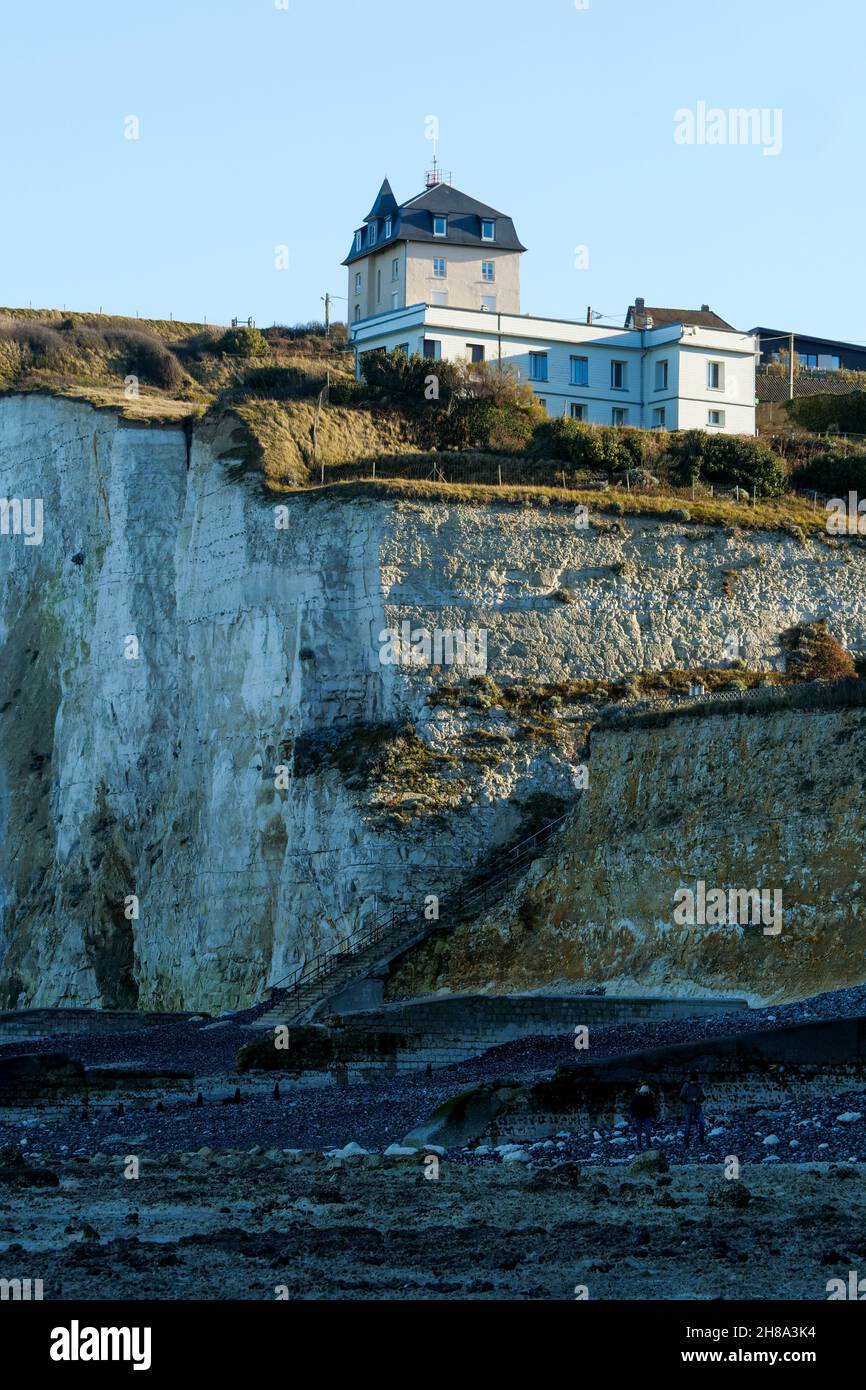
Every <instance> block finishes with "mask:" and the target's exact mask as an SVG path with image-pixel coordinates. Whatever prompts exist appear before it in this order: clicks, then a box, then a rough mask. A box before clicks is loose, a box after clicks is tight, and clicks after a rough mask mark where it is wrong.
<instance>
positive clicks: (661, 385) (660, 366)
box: [656, 361, 668, 391]
mask: <svg viewBox="0 0 866 1390" xmlns="http://www.w3.org/2000/svg"><path fill="white" fill-rule="evenodd" d="M667 389H668V364H667V361H664V362H656V390H657V391H666V390H667Z"/></svg>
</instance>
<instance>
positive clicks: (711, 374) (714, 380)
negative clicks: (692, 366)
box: [707, 362, 725, 391]
mask: <svg viewBox="0 0 866 1390" xmlns="http://www.w3.org/2000/svg"><path fill="white" fill-rule="evenodd" d="M707 387H708V389H709V390H710V391H724V389H725V364H724V362H708V363H707Z"/></svg>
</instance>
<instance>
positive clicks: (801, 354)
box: [752, 328, 866, 372]
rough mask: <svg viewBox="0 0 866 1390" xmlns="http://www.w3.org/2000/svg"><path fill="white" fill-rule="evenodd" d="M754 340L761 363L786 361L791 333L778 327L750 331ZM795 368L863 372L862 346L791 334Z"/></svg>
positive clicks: (865, 362)
mask: <svg viewBox="0 0 866 1390" xmlns="http://www.w3.org/2000/svg"><path fill="white" fill-rule="evenodd" d="M752 332H753V333H754V334H755V336H756V337H757V339H758V343H759V347H760V353H761V363H762V365H764V366H768V365H769V364H771V363H774V362H775V363H782V362H787V361H788V357H789V353H790V350H791V349H790V344H791V334H790V333H785V332H784V331H783V330H781V329H778V328H753V329H752ZM793 337H794V357H795V363H796V365H797V366H798V367H799V368H801V369H803V368H806V369H809V370H811V371H819V372H838V371H849V372H866V347H864V346H863V344H862V343H843V342H840V341H839V340H838V339H836V338H815V337H812V336H810V335H809V334H807V333H795V334H794V335H793Z"/></svg>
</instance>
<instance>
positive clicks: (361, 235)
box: [355, 232, 364, 251]
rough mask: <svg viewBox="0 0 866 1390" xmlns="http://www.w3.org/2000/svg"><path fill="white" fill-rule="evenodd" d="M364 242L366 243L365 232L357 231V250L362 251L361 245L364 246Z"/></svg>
mask: <svg viewBox="0 0 866 1390" xmlns="http://www.w3.org/2000/svg"><path fill="white" fill-rule="evenodd" d="M363 244H364V233H363V232H356V233H355V250H356V251H360V249H361V247H362V246H363Z"/></svg>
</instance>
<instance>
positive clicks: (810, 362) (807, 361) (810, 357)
mask: <svg viewBox="0 0 866 1390" xmlns="http://www.w3.org/2000/svg"><path fill="white" fill-rule="evenodd" d="M797 356H798V357H799V359H800V366H801V367H817V365H818V354H817V352H798V353H797Z"/></svg>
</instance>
